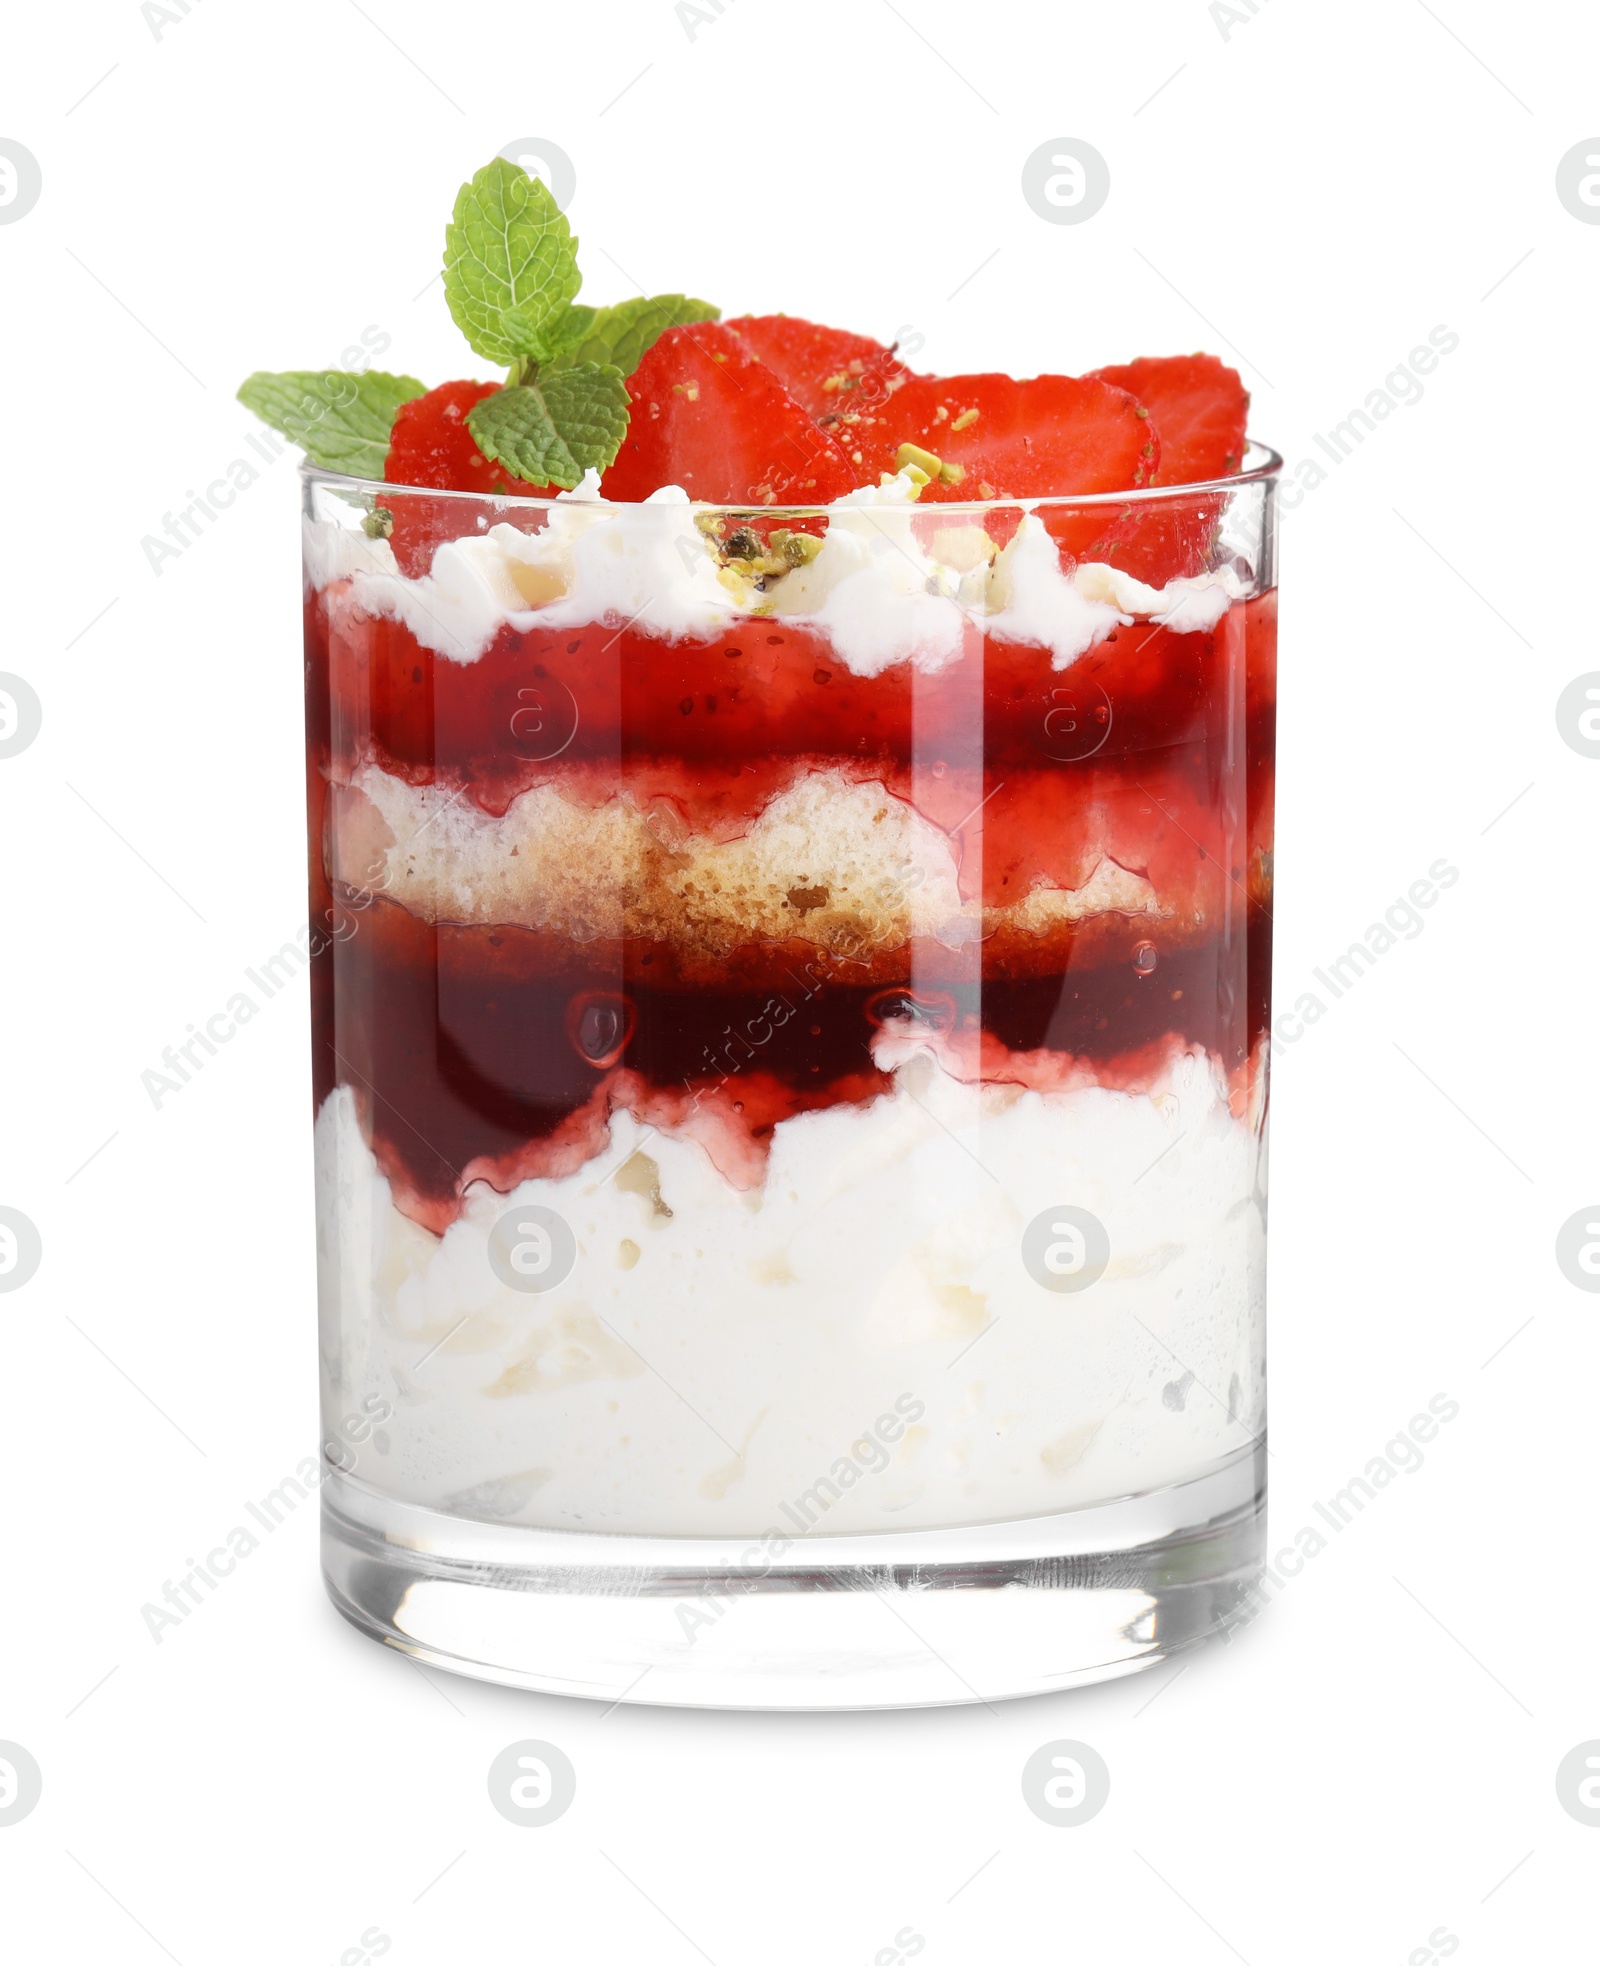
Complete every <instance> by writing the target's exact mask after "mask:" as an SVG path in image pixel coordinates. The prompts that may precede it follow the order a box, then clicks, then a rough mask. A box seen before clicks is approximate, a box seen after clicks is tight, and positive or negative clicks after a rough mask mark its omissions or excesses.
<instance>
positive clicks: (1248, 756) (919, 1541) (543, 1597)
mask: <svg viewBox="0 0 1600 1966" xmlns="http://www.w3.org/2000/svg"><path fill="white" fill-rule="evenodd" d="M1278 464H1279V460H1278V459H1277V458H1276V456H1274V455H1273V454H1272V453H1271V452H1268V451H1265V450H1263V449H1262V448H1261V447H1259V446H1252V447H1251V450H1250V452H1249V454H1248V456H1247V457H1246V459H1245V466H1244V469H1243V471H1242V473H1241V474H1240V475H1239V476H1237V477H1233V478H1229V479H1226V480H1220V481H1217V482H1216V483H1213V484H1209V485H1205V486H1199V487H1193V486H1190V487H1183V488H1181V489H1177V490H1172V491H1164V490H1155V491H1148V492H1139V493H1133V494H1128V495H1125V496H1116V497H1111V496H1106V497H1097V498H1083V499H1062V500H1045V501H1026V502H1023V503H1018V504H1003V503H994V502H989V503H978V502H974V503H970V504H949V503H946V504H935V505H928V504H923V503H918V502H913V501H912V500H911V498H910V493H911V489H912V487H911V482H910V481H909V480H907V479H901V480H899V481H897V482H896V483H895V484H894V485H892V486H889V487H886V488H884V489H882V490H880V491H879V492H877V493H875V494H859V495H857V497H856V499H855V500H854V501H850V502H845V503H841V504H840V505H836V506H833V507H829V508H826V509H816V508H802V509H781V508H777V507H768V508H761V509H757V510H753V511H752V510H746V509H741V510H732V509H720V508H711V507H705V506H691V505H690V504H688V503H687V502H684V501H683V500H682V499H681V498H675V497H672V496H669V495H660V496H658V497H657V498H656V499H654V500H651V501H649V502H647V503H646V504H643V505H607V504H605V503H603V502H599V501H597V500H586V499H583V498H581V497H571V498H562V499H558V500H553V501H543V500H536V499H520V500H519V499H510V498H506V499H484V498H480V497H477V496H474V495H470V494H457V493H451V492H433V491H423V490H412V489H407V488H396V487H394V486H388V485H380V484H366V483H362V482H359V481H356V480H352V479H348V478H338V477H334V476H330V475H328V474H325V473H320V472H316V471H308V472H307V473H306V477H305V520H306V524H305V547H306V551H305V567H306V606H305V620H306V650H307V747H308V755H307V765H308V771H307V786H308V813H309V832H310V874H311V907H312V928H313V936H312V946H313V948H314V950H315V951H316V954H315V959H314V976H313V1044H314V1061H315V1116H316V1117H315V1125H316V1147H317V1182H318V1217H317V1219H318V1257H319V1282H320V1297H321V1351H322V1369H323V1389H324V1394H323V1396H324V1420H325V1436H324V1437H325V1439H326V1440H327V1441H328V1442H329V1447H328V1449H327V1455H328V1469H327V1479H326V1481H325V1483H324V1488H323V1494H324V1508H325V1515H324V1553H325V1563H326V1570H327V1577H328V1582H329V1588H330V1590H331V1592H332V1595H333V1598H334V1601H335V1603H336V1604H337V1605H338V1606H339V1608H340V1610H341V1611H343V1612H344V1614H345V1615H346V1616H347V1617H349V1618H350V1619H351V1620H352V1621H353V1622H354V1623H356V1624H357V1625H358V1626H359V1627H360V1628H362V1629H363V1630H365V1631H367V1632H369V1633H371V1634H372V1635H374V1636H376V1637H378V1638H381V1639H383V1640H384V1641H385V1642H386V1643H388V1644H391V1645H395V1646H398V1647H400V1648H402V1649H403V1650H405V1651H407V1652H409V1653H411V1654H413V1655H414V1656H416V1657H418V1658H421V1659H425V1660H428V1661H431V1662H432V1663H434V1664H437V1665H441V1666H447V1667H450V1668H453V1669H455V1670H458V1671H462V1672H467V1673H473V1674H477V1675H479V1676H481V1677H483V1678H487V1679H494V1680H500V1681H503V1682H506V1683H510V1684H514V1685H523V1686H531V1687H538V1688H541V1689H544V1690H548V1691H557V1692H565V1693H576V1694H583V1695H588V1696H591V1697H594V1698H598V1699H604V1700H607V1701H612V1700H616V1699H619V1698H628V1699H634V1700H643V1701H653V1702H662V1703H684V1704H697V1705H707V1706H772V1707H853V1706H891V1705H912V1704H928V1703H938V1702H945V1701H963V1700H970V1699H974V1698H983V1699H994V1698H997V1697H1000V1696H1004V1695H1012V1694H1019V1693H1026V1692H1032V1691H1041V1690H1049V1689H1054V1688H1058V1687H1061V1686H1065V1685H1069V1684H1072V1683H1074V1682H1078V1681H1085V1680H1091V1679H1096V1678H1102V1677H1106V1676H1109V1675H1112V1674H1117V1673H1121V1672H1127V1671H1131V1670H1134V1669H1136V1668H1137V1667H1139V1666H1142V1665H1148V1664H1151V1663H1154V1662H1155V1661H1157V1660H1160V1659H1163V1658H1167V1657H1170V1656H1171V1655H1172V1654H1173V1653H1174V1652H1176V1651H1178V1650H1180V1649H1181V1648H1183V1647H1185V1646H1187V1645H1190V1644H1193V1643H1195V1642H1197V1641H1198V1640H1200V1639H1202V1638H1204V1637H1205V1636H1207V1635H1208V1634H1210V1633H1213V1632H1216V1631H1218V1630H1219V1629H1222V1628H1223V1627H1224V1626H1226V1625H1227V1624H1228V1623H1229V1622H1230V1621H1231V1620H1232V1619H1234V1618H1236V1617H1239V1616H1242V1615H1245V1614H1246V1612H1247V1610H1248V1598H1249V1594H1250V1591H1251V1588H1252V1585H1253V1582H1254V1578H1255V1575H1256V1571H1257V1566H1258V1561H1259V1556H1260V1545H1261V1536H1262V1530H1263V1498H1264V1458H1263V1457H1264V1444H1263V1440H1264V1425H1265V1355H1264V1280H1265V1250H1266V1193H1265V1189H1266V1135H1265V1119H1266V1087H1267V1050H1268V1014H1269V962H1270V929H1271V917H1270V906H1271V895H1272V800H1273V715H1274V697H1275V688H1274V657H1275V643H1276V633H1275V619H1276V594H1275V589H1274V506H1273V499H1274V492H1275V482H1276V479H1275V474H1276V471H1277V468H1278Z"/></svg>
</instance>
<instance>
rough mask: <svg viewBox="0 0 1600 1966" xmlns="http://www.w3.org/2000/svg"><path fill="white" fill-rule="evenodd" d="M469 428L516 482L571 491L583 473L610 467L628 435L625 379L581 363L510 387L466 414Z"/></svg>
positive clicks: (596, 365)
mask: <svg viewBox="0 0 1600 1966" xmlns="http://www.w3.org/2000/svg"><path fill="white" fill-rule="evenodd" d="M467 428H468V429H469V430H470V431H471V432H472V436H473V440H474V442H475V443H476V444H477V446H478V449H479V450H480V451H482V452H483V454H484V456H485V457H488V458H492V459H493V460H494V461H495V462H496V463H497V464H503V465H504V466H505V467H506V469H507V470H508V471H510V472H512V473H514V475H515V476H517V477H519V478H523V479H526V480H527V482H528V483H529V484H533V485H559V486H560V487H561V488H562V490H563V491H571V490H572V488H573V486H574V485H576V484H577V482H578V480H579V479H580V478H581V477H582V476H583V474H584V472H585V471H587V470H590V469H593V470H596V471H603V470H604V469H605V468H606V466H607V465H608V464H610V463H611V461H612V459H613V458H615V456H616V454H617V452H618V450H620V449H621V447H622V440H623V438H624V437H625V436H626V435H627V433H628V392H627V390H626V388H624V386H623V381H622V371H621V370H620V369H616V368H612V367H610V366H609V365H606V364H603V363H599V362H583V363H580V364H579V365H578V366H577V367H575V368H570V369H553V370H551V371H549V372H548V373H544V374H540V375H538V376H536V377H535V378H534V379H533V380H532V381H530V382H521V383H514V384H512V385H510V386H508V387H507V388H505V389H500V390H497V391H496V392H495V394H494V395H492V396H485V397H484V399H483V401H482V402H481V403H478V404H477V405H475V407H474V408H472V409H471V410H469V411H468V412H467Z"/></svg>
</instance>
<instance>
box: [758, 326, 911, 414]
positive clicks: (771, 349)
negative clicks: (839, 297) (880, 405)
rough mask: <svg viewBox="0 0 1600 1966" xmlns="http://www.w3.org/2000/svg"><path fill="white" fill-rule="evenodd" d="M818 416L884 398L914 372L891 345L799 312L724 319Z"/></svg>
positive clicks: (802, 403) (835, 412) (779, 378)
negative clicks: (861, 400)
mask: <svg viewBox="0 0 1600 1966" xmlns="http://www.w3.org/2000/svg"><path fill="white" fill-rule="evenodd" d="M725 325H726V326H728V327H730V328H732V329H733V331H734V333H735V334H736V335H738V337H739V339H740V340H741V341H742V342H743V343H744V344H745V346H746V347H747V348H748V349H749V350H750V353H751V354H752V355H754V356H755V358H756V360H757V361H758V362H765V363H766V365H767V367H768V368H769V369H771V371H772V373H773V374H774V375H775V376H776V377H777V378H778V380H779V381H780V382H781V383H782V384H783V386H784V388H785V389H787V390H788V392H789V394H790V395H791V396H792V397H793V398H794V399H795V401H796V402H797V403H798V404H799V405H800V407H801V408H802V409H804V410H806V411H808V412H809V413H810V415H812V416H813V417H816V418H817V419H818V420H819V421H820V420H823V419H826V420H828V421H829V422H832V421H834V420H836V419H837V418H838V417H839V415H840V414H841V412H843V411H846V410H850V409H853V408H856V407H858V406H859V405H858V401H857V399H858V398H865V399H866V400H870V401H881V400H883V399H884V398H886V397H887V395H888V392H889V389H890V388H891V387H892V386H893V385H894V384H895V383H897V382H898V381H899V380H900V379H901V378H902V377H904V376H906V375H908V374H909V373H910V371H909V370H908V369H907V368H906V365H905V363H904V362H901V361H898V360H897V359H896V357H895V353H894V350H893V349H892V348H885V347H884V345H883V343H882V342H881V341H874V340H873V339H872V337H871V336H870V335H864V334H851V333H850V331H849V330H848V329H847V328H824V327H821V326H819V324H818V323H817V322H815V321H802V320H801V319H800V317H799V316H798V315H797V314H741V315H740V316H739V318H738V319H737V320H735V321H729V322H727V323H726V324H725Z"/></svg>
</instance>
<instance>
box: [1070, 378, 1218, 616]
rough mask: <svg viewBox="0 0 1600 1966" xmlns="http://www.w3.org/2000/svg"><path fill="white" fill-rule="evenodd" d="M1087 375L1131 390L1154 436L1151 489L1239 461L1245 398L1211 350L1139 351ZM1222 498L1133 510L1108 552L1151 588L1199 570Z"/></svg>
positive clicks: (1190, 481) (1202, 477) (1213, 474)
mask: <svg viewBox="0 0 1600 1966" xmlns="http://www.w3.org/2000/svg"><path fill="white" fill-rule="evenodd" d="M1094 373H1095V374H1096V375H1097V376H1100V377H1102V378H1103V379H1104V380H1105V381H1107V382H1111V383H1115V384H1116V385H1117V387H1118V388H1121V389H1128V390H1131V391H1132V392H1133V393H1134V394H1135V395H1136V396H1137V397H1138V398H1139V400H1140V402H1141V403H1143V404H1144V405H1145V407H1146V408H1147V409H1148V410H1149V412H1150V420H1151V422H1152V423H1154V424H1155V425H1156V427H1157V429H1158V430H1159V431H1160V433H1161V462H1160V466H1159V468H1158V469H1157V471H1156V474H1155V483H1156V484H1157V485H1158V486H1163V487H1164V486H1173V487H1176V486H1179V485H1194V484H1203V483H1204V482H1205V481H1206V480H1208V479H1211V478H1228V477H1232V476H1233V474H1234V473H1235V472H1236V471H1238V469H1239V467H1240V464H1241V463H1242V461H1243V458H1244V446H1245V420H1246V418H1247V417H1248V415H1249V412H1250V395H1249V391H1248V390H1246V388H1245V386H1244V384H1243V383H1242V382H1241V381H1240V379H1239V374H1238V371H1237V370H1235V369H1230V368H1229V367H1228V366H1227V365H1226V363H1224V362H1220V361H1218V359H1217V357H1216V356H1215V355H1146V356H1142V357H1141V358H1140V359H1139V360H1138V361H1136V362H1120V363H1114V364H1112V365H1111V366H1110V367H1108V368H1103V369H1096V370H1095V371H1094ZM1224 503H1225V501H1224V498H1223V496H1222V495H1221V494H1220V493H1215V492H1213V493H1210V494H1198V493H1197V494H1196V495H1195V496H1194V497H1193V498H1189V499H1181V500H1171V501H1167V502H1164V503H1163V504H1161V505H1156V506H1152V507H1150V508H1149V509H1148V510H1142V511H1140V512H1138V513H1137V514H1135V515H1134V519H1133V523H1132V524H1131V525H1130V526H1128V527H1127V528H1125V529H1124V531H1123V533H1122V534H1121V536H1120V537H1119V540H1118V542H1117V548H1116V550H1115V551H1114V552H1112V553H1111V554H1110V556H1109V557H1110V558H1112V559H1113V560H1114V561H1115V563H1116V564H1117V565H1118V566H1120V567H1122V568H1124V569H1125V570H1126V571H1127V572H1129V573H1132V574H1136V575H1137V576H1138V577H1139V579H1141V580H1146V581H1149V582H1150V584H1151V585H1152V586H1155V587H1160V586H1163V585H1164V584H1165V583H1166V582H1167V581H1169V580H1172V579H1176V578H1177V577H1179V576H1181V575H1187V574H1196V573H1199V572H1201V571H1202V570H1203V569H1204V567H1205V566H1206V563H1207V561H1208V560H1209V558H1210V553H1211V544H1212V540H1213V538H1214V537H1215V535H1216V530H1217V525H1218V522H1219V521H1220V520H1221V517H1222V510H1223V505H1224Z"/></svg>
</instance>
